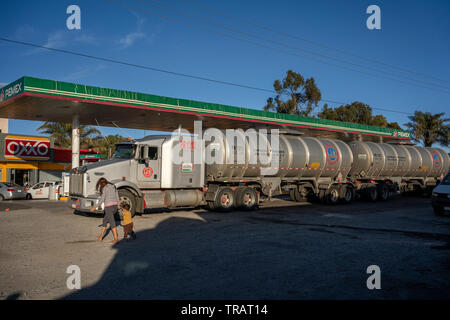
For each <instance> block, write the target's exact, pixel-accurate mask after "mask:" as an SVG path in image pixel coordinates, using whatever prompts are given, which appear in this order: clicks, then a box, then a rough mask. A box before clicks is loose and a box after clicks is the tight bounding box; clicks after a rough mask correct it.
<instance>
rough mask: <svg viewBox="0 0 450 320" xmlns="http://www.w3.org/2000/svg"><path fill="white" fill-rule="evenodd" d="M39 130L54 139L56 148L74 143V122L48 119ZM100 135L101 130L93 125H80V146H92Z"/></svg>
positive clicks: (66, 146)
mask: <svg viewBox="0 0 450 320" xmlns="http://www.w3.org/2000/svg"><path fill="white" fill-rule="evenodd" d="M38 130H39V131H40V132H41V133H43V134H47V135H49V136H50V137H52V138H53V139H54V145H55V147H56V148H70V147H71V145H72V124H70V123H60V122H50V121H46V122H45V123H44V124H43V125H42V126H40V127H39V128H38ZM99 136H100V131H99V130H98V129H96V128H94V127H91V126H84V125H80V147H82V148H91V147H92V146H95V140H96V139H97V138H98V137H99Z"/></svg>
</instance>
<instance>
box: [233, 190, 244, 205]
mask: <svg viewBox="0 0 450 320" xmlns="http://www.w3.org/2000/svg"><path fill="white" fill-rule="evenodd" d="M245 188H246V187H237V188H236V189H234V195H233V196H234V206H235V207H236V208H240V207H241V206H242V202H241V193H242V191H244V189H245Z"/></svg>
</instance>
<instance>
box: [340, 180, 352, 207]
mask: <svg viewBox="0 0 450 320" xmlns="http://www.w3.org/2000/svg"><path fill="white" fill-rule="evenodd" d="M354 197H355V190H354V188H353V187H352V186H351V185H345V184H343V185H341V188H340V190H339V198H340V200H341V202H342V203H345V204H348V203H351V202H352V200H353V198H354Z"/></svg>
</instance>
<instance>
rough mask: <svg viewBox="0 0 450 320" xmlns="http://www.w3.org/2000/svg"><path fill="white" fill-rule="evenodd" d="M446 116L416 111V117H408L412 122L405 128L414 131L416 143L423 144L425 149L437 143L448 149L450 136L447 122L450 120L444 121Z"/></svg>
mask: <svg viewBox="0 0 450 320" xmlns="http://www.w3.org/2000/svg"><path fill="white" fill-rule="evenodd" d="M444 114H445V113H444V112H442V113H436V114H432V113H430V112H421V111H415V112H414V116H409V117H408V118H409V120H411V122H408V123H405V126H406V127H407V128H408V129H409V130H411V131H412V135H413V139H414V141H416V142H422V143H423V145H424V146H425V147H431V146H432V145H433V143H435V142H437V143H439V144H441V145H442V146H445V147H447V146H448V142H449V135H450V125H448V124H447V122H449V121H450V119H449V118H445V119H443V118H442V116H443V115H444Z"/></svg>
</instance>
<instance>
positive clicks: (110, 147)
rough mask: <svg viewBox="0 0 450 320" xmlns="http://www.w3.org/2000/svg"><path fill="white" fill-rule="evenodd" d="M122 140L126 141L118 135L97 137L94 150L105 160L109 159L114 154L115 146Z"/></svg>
mask: <svg viewBox="0 0 450 320" xmlns="http://www.w3.org/2000/svg"><path fill="white" fill-rule="evenodd" d="M124 140H126V138H125V137H122V136H121V135H119V134H115V135H112V134H110V135H108V136H105V137H99V138H97V139H96V147H95V149H96V151H99V152H100V154H101V155H103V156H105V157H106V158H107V159H110V158H111V156H112V154H113V153H114V149H115V144H116V143H118V142H121V141H124Z"/></svg>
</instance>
